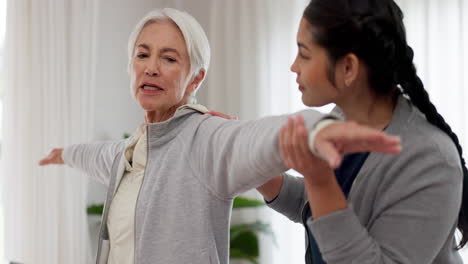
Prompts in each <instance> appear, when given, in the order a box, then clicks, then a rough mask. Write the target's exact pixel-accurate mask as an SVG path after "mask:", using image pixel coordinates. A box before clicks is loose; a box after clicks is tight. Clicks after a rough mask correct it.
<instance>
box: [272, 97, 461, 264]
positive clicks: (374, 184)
mask: <svg viewBox="0 0 468 264" xmlns="http://www.w3.org/2000/svg"><path fill="white" fill-rule="evenodd" d="M385 132H387V133H389V134H394V135H400V136H401V140H402V147H403V149H402V152H401V153H400V154H398V155H385V154H379V153H371V154H370V155H369V157H368V158H367V160H366V161H365V163H364V165H363V167H362V168H361V170H360V172H359V173H358V175H357V176H356V179H355V181H354V183H353V185H352V188H351V191H350V193H349V197H348V204H349V207H348V208H347V209H345V210H341V211H337V212H334V213H332V214H329V215H326V216H323V217H320V218H318V219H316V220H311V219H309V220H308V221H307V223H306V224H307V225H308V226H309V228H310V230H311V231H312V232H313V234H314V237H315V239H316V242H317V244H318V247H319V249H320V251H321V253H322V256H323V258H324V260H325V262H327V263H328V264H341V263H343V264H345V263H346V264H349V263H359V264H366V263H369V264H370V263H372V264H379V263H388V264H390V263H400V264H420V263H421V264H426V263H435V264H448V263H463V262H462V260H461V258H460V255H459V254H458V252H457V251H456V250H455V249H454V248H455V246H456V242H455V228H456V225H457V219H458V212H459V209H460V205H461V195H462V182H463V176H462V170H461V166H460V160H459V157H458V152H457V150H456V148H455V145H454V143H453V142H452V140H451V139H450V138H449V137H448V136H447V135H446V134H445V133H444V132H442V131H441V130H439V129H438V128H436V127H435V126H433V125H431V124H429V123H428V122H427V120H426V119H425V117H424V116H423V115H422V113H421V112H420V111H419V110H418V109H417V108H416V107H414V106H413V105H412V104H411V103H410V102H409V101H408V100H407V99H406V98H404V97H403V96H400V98H399V99H398V103H397V106H396V108H395V111H394V114H393V117H392V120H391V123H390V124H389V126H388V127H387V128H386V129H385ZM306 202H307V195H306V192H305V189H304V183H303V178H298V177H293V176H289V175H284V181H283V186H282V187H281V191H280V194H279V196H278V197H277V199H276V200H274V201H273V202H272V203H270V204H269V206H270V207H272V208H273V209H275V210H277V211H278V212H280V213H282V214H284V215H285V216H287V217H288V218H290V219H291V220H292V221H295V222H301V214H302V211H303V209H304V205H305V203H306Z"/></svg>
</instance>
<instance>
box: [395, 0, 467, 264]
mask: <svg viewBox="0 0 468 264" xmlns="http://www.w3.org/2000/svg"><path fill="white" fill-rule="evenodd" d="M397 2H398V4H399V5H400V7H401V8H402V10H403V12H404V14H405V20H404V22H405V25H406V29H407V35H408V42H409V43H410V45H411V46H412V47H413V49H414V51H415V64H416V66H417V69H418V74H419V76H420V77H421V79H422V81H423V83H424V85H425V87H426V89H427V90H428V92H429V95H430V97H431V100H432V102H433V103H434V104H435V105H436V107H437V109H438V110H439V112H440V113H441V114H442V116H443V117H444V118H445V119H446V121H447V122H448V124H449V125H450V126H451V127H452V129H453V130H454V132H455V133H456V134H457V135H458V137H459V139H460V142H461V145H462V147H463V150H464V157H465V160H466V159H467V158H468V155H467V153H468V104H467V103H466V102H468V90H467V89H468V18H467V16H466V14H467V13H468V1H466V0H446V1H437V0H430V1H427V0H417V1H415V0H397ZM461 252H462V256H463V258H464V260H465V262H467V263H468V250H467V249H466V248H464V249H463V250H462V251H461Z"/></svg>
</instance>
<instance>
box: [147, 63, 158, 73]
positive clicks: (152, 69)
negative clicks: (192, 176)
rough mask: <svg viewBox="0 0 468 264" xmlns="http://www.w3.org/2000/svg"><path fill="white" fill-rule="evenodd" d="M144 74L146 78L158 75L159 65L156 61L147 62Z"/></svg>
mask: <svg viewBox="0 0 468 264" xmlns="http://www.w3.org/2000/svg"><path fill="white" fill-rule="evenodd" d="M145 74H146V75H148V76H158V75H159V64H158V62H157V61H154V62H148V64H147V65H146V68H145Z"/></svg>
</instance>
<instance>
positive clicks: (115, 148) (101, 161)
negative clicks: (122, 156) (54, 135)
mask: <svg viewBox="0 0 468 264" xmlns="http://www.w3.org/2000/svg"><path fill="white" fill-rule="evenodd" d="M126 142H127V141H126V140H121V141H115V142H98V143H89V144H76V145H71V146H68V147H66V148H64V150H63V154H62V158H63V160H64V161H65V164H67V165H68V166H70V167H72V168H77V169H80V170H81V171H83V172H85V173H86V174H88V175H89V176H91V177H93V178H94V179H95V180H97V181H99V182H101V183H103V184H105V185H108V184H109V180H110V171H111V167H112V163H113V162H114V159H115V158H116V156H117V154H118V153H119V152H121V151H123V149H124V148H125V144H126Z"/></svg>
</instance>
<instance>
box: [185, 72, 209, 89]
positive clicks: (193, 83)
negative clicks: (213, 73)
mask: <svg viewBox="0 0 468 264" xmlns="http://www.w3.org/2000/svg"><path fill="white" fill-rule="evenodd" d="M204 79H205V69H200V71H198V74H197V75H195V77H193V79H192V80H191V81H190V83H189V85H188V86H187V90H186V93H189V94H191V93H192V92H193V91H195V90H197V88H198V86H199V85H200V83H201V82H202V81H203V80H204Z"/></svg>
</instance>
